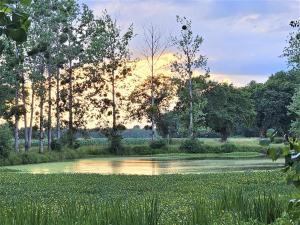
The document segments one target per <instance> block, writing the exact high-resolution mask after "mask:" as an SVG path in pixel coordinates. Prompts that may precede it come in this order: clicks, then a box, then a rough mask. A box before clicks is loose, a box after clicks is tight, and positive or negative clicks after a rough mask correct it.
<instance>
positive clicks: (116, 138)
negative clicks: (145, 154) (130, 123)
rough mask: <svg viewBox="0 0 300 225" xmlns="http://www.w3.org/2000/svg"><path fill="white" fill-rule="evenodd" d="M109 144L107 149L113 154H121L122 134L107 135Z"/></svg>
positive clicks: (122, 151) (122, 152) (122, 150)
mask: <svg viewBox="0 0 300 225" xmlns="http://www.w3.org/2000/svg"><path fill="white" fill-rule="evenodd" d="M108 139H109V142H110V146H109V151H110V152H111V153H113V154H117V155H123V154H124V147H123V145H122V136H121V135H119V134H113V135H111V136H110V137H108Z"/></svg>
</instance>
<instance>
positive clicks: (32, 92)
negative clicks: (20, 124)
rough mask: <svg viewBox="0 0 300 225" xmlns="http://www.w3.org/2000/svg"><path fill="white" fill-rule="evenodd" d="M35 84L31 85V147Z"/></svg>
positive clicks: (29, 138) (29, 139) (29, 143)
mask: <svg viewBox="0 0 300 225" xmlns="http://www.w3.org/2000/svg"><path fill="white" fill-rule="evenodd" d="M34 95H35V90H34V84H33V83H32V85H31V104H30V122H29V123H30V124H29V134H28V146H29V148H31V144H32V124H33V114H34Z"/></svg>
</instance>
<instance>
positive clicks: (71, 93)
mask: <svg viewBox="0 0 300 225" xmlns="http://www.w3.org/2000/svg"><path fill="white" fill-rule="evenodd" d="M73 132H74V127H73V71H72V62H71V61H69V134H70V135H71V138H70V139H69V140H70V143H69V144H70V146H73V135H74V133H73Z"/></svg>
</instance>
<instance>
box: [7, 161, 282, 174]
mask: <svg viewBox="0 0 300 225" xmlns="http://www.w3.org/2000/svg"><path fill="white" fill-rule="evenodd" d="M283 165H284V160H283V159H280V160H278V161H276V162H272V161H271V160H270V159H268V158H255V159H183V160H180V159H176V160H174V159H170V160H168V159H165V160H159V159H157V158H146V157H111V158H92V159H80V160H74V161H68V162H57V163H42V164H32V165H20V166H9V167H6V168H10V169H17V170H20V171H21V172H29V173H33V174H49V173H95V174H126V175H135V174H136V175H160V174H198V173H215V172H226V171H228V172H229V171H253V170H255V171H256V170H270V169H274V168H279V167H282V166H283Z"/></svg>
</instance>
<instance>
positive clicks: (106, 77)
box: [89, 12, 134, 153]
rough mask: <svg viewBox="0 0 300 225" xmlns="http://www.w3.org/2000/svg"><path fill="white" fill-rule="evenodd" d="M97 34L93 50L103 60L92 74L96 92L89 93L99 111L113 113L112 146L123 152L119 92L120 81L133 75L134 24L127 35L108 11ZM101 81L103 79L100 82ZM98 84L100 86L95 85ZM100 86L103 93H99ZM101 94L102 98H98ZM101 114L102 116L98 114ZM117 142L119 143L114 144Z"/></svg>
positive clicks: (120, 95)
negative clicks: (131, 62) (98, 34)
mask: <svg viewBox="0 0 300 225" xmlns="http://www.w3.org/2000/svg"><path fill="white" fill-rule="evenodd" d="M96 33H101V35H100V38H99V36H94V37H93V39H92V46H93V48H94V51H95V49H96V51H98V52H101V53H102V54H100V55H99V54H98V55H96V56H97V57H98V58H99V59H101V60H102V62H101V61H100V63H98V65H96V70H95V71H94V72H93V73H90V76H91V77H90V79H89V80H90V81H91V84H90V85H93V87H94V89H95V91H94V92H93V93H92V94H91V95H90V99H91V102H92V103H94V105H95V106H96V108H97V109H98V110H99V111H100V112H104V111H106V112H107V115H108V116H111V121H112V127H111V132H109V136H110V137H111V143H112V146H111V147H112V148H111V150H112V151H113V152H115V153H120V152H119V151H121V149H120V148H119V144H118V143H119V142H118V141H116V140H118V139H119V134H118V128H119V127H120V126H119V124H118V121H117V120H118V117H119V116H120V104H121V101H122V99H123V94H122V93H121V92H119V91H118V90H119V88H120V83H121V81H123V80H124V79H125V78H126V77H127V76H129V75H130V74H131V67H130V66H128V62H129V59H130V52H129V42H130V40H131V39H132V38H133V36H134V35H133V26H132V25H131V26H130V27H129V28H128V29H127V30H126V31H125V33H124V34H122V31H121V29H120V28H119V27H118V25H117V22H116V20H113V19H112V18H111V17H110V16H109V15H108V14H107V12H105V13H104V15H103V16H102V18H101V19H100V20H98V21H97V32H96ZM99 81H100V82H99ZM96 83H98V85H97V84H96ZM99 88H100V89H101V92H100V93H98V92H97V91H99V90H100V89H99ZM109 95H110V96H109ZM99 96H100V97H101V98H100V99H99ZM98 116H99V115H98ZM113 143H116V144H113Z"/></svg>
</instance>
